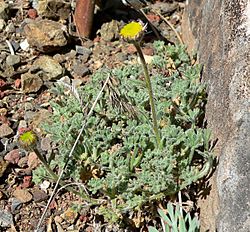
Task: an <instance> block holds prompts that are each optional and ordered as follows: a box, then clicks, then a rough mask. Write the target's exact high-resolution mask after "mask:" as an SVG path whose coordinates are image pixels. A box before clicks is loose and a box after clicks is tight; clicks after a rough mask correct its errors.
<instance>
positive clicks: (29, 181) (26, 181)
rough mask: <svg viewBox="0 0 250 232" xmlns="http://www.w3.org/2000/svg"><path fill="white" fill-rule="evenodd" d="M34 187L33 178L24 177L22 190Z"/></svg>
mask: <svg viewBox="0 0 250 232" xmlns="http://www.w3.org/2000/svg"><path fill="white" fill-rule="evenodd" d="M31 185H32V176H24V178H23V183H22V185H21V187H22V188H29V187H31Z"/></svg>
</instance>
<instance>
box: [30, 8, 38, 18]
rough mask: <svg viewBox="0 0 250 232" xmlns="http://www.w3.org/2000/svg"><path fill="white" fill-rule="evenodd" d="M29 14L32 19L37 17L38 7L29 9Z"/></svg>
mask: <svg viewBox="0 0 250 232" xmlns="http://www.w3.org/2000/svg"><path fill="white" fill-rule="evenodd" d="M28 16H29V18H31V19H35V18H36V17H37V11H36V9H29V10H28Z"/></svg>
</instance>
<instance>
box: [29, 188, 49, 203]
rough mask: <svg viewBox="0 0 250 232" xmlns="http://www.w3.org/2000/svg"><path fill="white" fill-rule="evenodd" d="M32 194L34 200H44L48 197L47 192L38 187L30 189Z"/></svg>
mask: <svg viewBox="0 0 250 232" xmlns="http://www.w3.org/2000/svg"><path fill="white" fill-rule="evenodd" d="M32 195H33V200H34V201H35V202H41V201H45V200H46V199H47V198H48V195H47V193H45V192H44V191H42V190H40V189H34V191H32Z"/></svg>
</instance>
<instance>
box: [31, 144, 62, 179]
mask: <svg viewBox="0 0 250 232" xmlns="http://www.w3.org/2000/svg"><path fill="white" fill-rule="evenodd" d="M33 151H34V152H35V153H36V155H37V157H38V159H39V160H40V161H41V162H42V163H43V165H44V167H45V168H46V170H47V171H48V173H49V174H50V175H51V176H52V177H53V179H54V180H55V181H57V179H58V176H57V175H56V174H55V173H54V172H53V170H52V169H51V168H50V166H49V165H48V163H47V161H46V160H45V159H44V158H43V156H42V154H41V153H40V152H39V151H38V149H37V148H33Z"/></svg>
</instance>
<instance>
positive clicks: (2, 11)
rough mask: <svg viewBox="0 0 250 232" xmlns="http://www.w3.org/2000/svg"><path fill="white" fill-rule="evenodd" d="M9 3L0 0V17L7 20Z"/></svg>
mask: <svg viewBox="0 0 250 232" xmlns="http://www.w3.org/2000/svg"><path fill="white" fill-rule="evenodd" d="M9 14H10V12H9V5H8V4H7V3H6V2H5V1H3V0H1V1H0V19H3V20H5V21H6V20H8V19H9V18H10V15H9Z"/></svg>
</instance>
